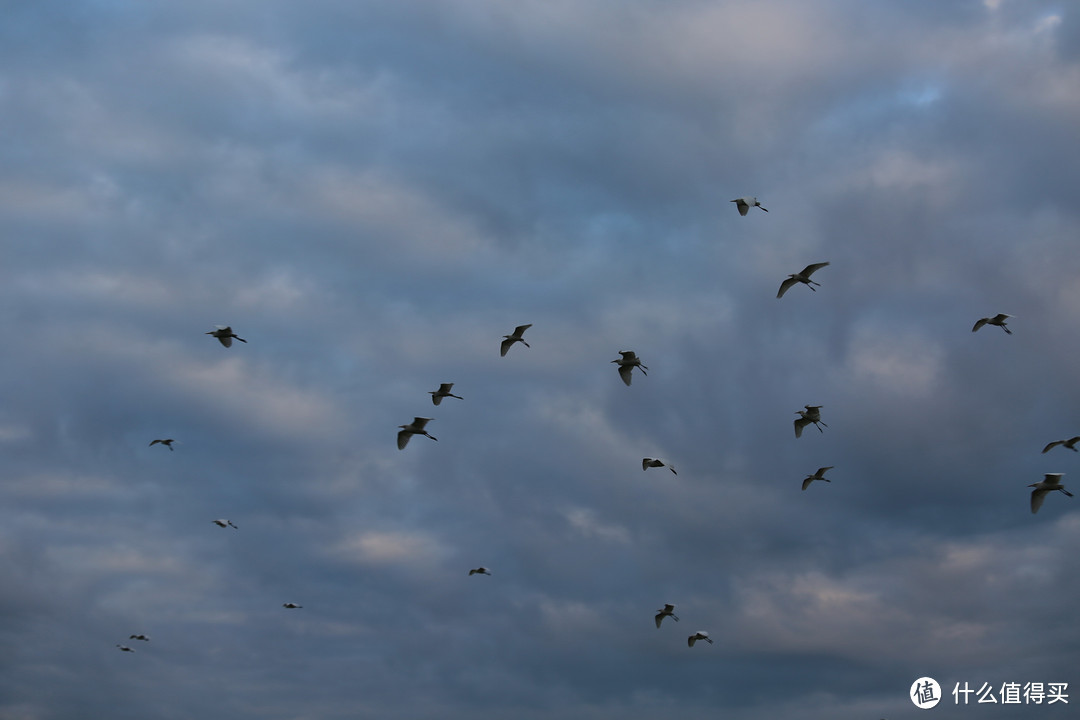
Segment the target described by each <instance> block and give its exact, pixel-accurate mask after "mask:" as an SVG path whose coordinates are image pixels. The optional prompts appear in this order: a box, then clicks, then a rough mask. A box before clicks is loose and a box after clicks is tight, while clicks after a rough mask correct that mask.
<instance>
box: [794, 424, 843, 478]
mask: <svg viewBox="0 0 1080 720" xmlns="http://www.w3.org/2000/svg"><path fill="white" fill-rule="evenodd" d="M796 422H798V421H797V420H796ZM822 432H824V431H822ZM834 467H836V466H835V465H826V466H825V467H821V468H818V469H817V472H816V473H814V474H813V475H807V476H806V478H804V479H803V481H802V489H803V490H805V489H806V488H808V487H810V483H812V482H814V481H815V480H824V481H825V482H832V480H830V479H829V478H827V477H825V471H826V470H832V469H833V468H834Z"/></svg>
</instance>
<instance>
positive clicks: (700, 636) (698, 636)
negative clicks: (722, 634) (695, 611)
mask: <svg viewBox="0 0 1080 720" xmlns="http://www.w3.org/2000/svg"><path fill="white" fill-rule="evenodd" d="M698 640H704V641H705V642H707V643H709V644H710V645H712V638H710V637H709V633H707V632H705V631H704V630H698V631H697V632H696V633H694V634H693V635H691V636H690V637H688V638H686V644H687V645H689V646H690V647H694V643H696V642H697V641H698Z"/></svg>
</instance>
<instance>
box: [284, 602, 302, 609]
mask: <svg viewBox="0 0 1080 720" xmlns="http://www.w3.org/2000/svg"><path fill="white" fill-rule="evenodd" d="M281 607H284V608H289V609H290V610H295V609H297V608H302V607H304V606H303V605H297V604H296V603H282V604H281Z"/></svg>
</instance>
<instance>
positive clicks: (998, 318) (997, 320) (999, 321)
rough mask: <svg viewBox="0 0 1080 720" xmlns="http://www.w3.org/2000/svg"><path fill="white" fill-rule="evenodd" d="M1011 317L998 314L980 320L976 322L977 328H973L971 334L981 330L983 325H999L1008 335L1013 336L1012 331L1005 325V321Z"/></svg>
mask: <svg viewBox="0 0 1080 720" xmlns="http://www.w3.org/2000/svg"><path fill="white" fill-rule="evenodd" d="M1011 317H1012V315H1006V314H1005V313H998V314H997V315H995V316H994V317H990V318H979V319H978V320H977V321H975V327H973V328H971V332H975V331H976V330H978V329H979V328H981V327H982V326H983V325H997V326H998V327H999V328H1001V329H1002V330H1004V331H1005V333H1006V334H1007V335H1012V330H1010V329H1009V328H1008V327H1007V326H1006V325H1005V321H1006V320H1008V319H1009V318H1011Z"/></svg>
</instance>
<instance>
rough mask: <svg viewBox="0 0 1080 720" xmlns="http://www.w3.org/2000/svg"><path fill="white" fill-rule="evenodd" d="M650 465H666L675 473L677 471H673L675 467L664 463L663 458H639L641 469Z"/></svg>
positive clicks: (645, 468) (646, 468)
mask: <svg viewBox="0 0 1080 720" xmlns="http://www.w3.org/2000/svg"><path fill="white" fill-rule="evenodd" d="M651 467H666V468H667V469H668V470H670V471H671V472H672V473H674V474H675V475H678V474H679V473H677V472H675V468H673V467H672V466H670V465H668V464H667V463H665V462H664V461H663V460H657V459H656V458H641V469H642V470H648V469H649V468H651Z"/></svg>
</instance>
